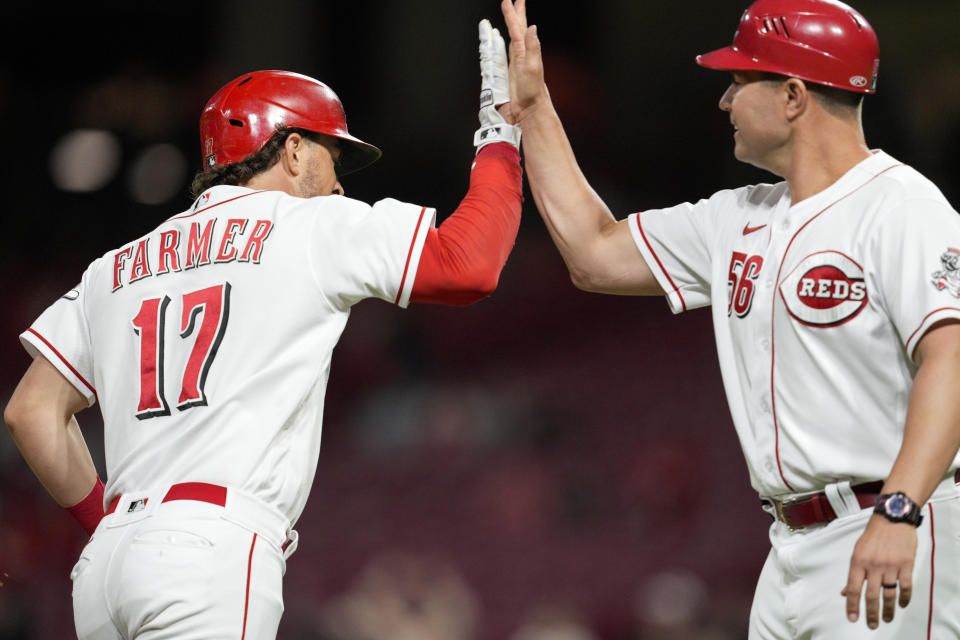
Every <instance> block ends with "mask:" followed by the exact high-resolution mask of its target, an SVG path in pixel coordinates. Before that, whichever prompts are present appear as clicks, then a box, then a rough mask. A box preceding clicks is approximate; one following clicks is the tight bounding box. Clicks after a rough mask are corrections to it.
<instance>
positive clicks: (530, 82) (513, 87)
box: [500, 0, 550, 122]
mask: <svg viewBox="0 0 960 640" xmlns="http://www.w3.org/2000/svg"><path fill="white" fill-rule="evenodd" d="M526 5H527V3H526V0H516V2H514V1H513V0H502V2H501V3H500V9H501V11H503V19H504V21H505V22H506V25H507V32H508V33H509V34H510V105H511V106H510V108H511V110H512V115H513V117H514V120H515V121H516V122H521V121H522V120H523V116H524V112H525V111H527V110H529V109H532V108H536V107H537V106H538V105H539V104H541V102H542V101H545V102H546V103H549V101H550V99H549V94H548V93H547V87H546V85H545V84H544V81H543V58H542V57H541V55H540V39H539V38H538V37H537V26H536V25H529V26H528V25H527V6H526Z"/></svg>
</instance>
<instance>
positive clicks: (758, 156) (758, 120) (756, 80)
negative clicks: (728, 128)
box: [720, 71, 791, 175]
mask: <svg viewBox="0 0 960 640" xmlns="http://www.w3.org/2000/svg"><path fill="white" fill-rule="evenodd" d="M782 85H783V83H782V82H781V81H779V80H769V79H766V77H765V76H764V75H763V74H761V73H759V72H754V71H735V72H734V73H733V82H732V83H731V84H730V87H729V88H728V89H727V90H726V92H725V93H724V94H723V97H722V98H720V108H721V109H722V110H723V111H726V112H728V113H729V114H730V122H731V124H732V125H733V130H734V134H733V141H734V148H733V153H734V155H735V156H736V158H737V160H740V161H741V162H748V163H750V164H752V165H755V166H757V167H760V168H761V169H766V170H768V171H773V172H774V173H777V174H778V175H783V174H782V173H780V172H779V171H778V169H780V168H781V167H782V166H783V160H784V157H783V156H784V153H785V150H786V145H787V143H788V142H789V140H790V134H791V127H790V122H789V120H788V119H787V118H786V117H785V113H784V100H783V91H782Z"/></svg>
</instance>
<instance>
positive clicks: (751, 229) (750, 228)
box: [743, 222, 767, 235]
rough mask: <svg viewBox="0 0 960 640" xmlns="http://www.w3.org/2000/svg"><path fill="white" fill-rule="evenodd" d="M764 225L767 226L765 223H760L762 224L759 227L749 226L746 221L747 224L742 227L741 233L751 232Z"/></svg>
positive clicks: (758, 229)
mask: <svg viewBox="0 0 960 640" xmlns="http://www.w3.org/2000/svg"><path fill="white" fill-rule="evenodd" d="M766 226H767V225H765V224H762V225H760V226H759V227H751V226H750V223H749V222H748V223H747V225H746V226H745V227H744V228H743V235H748V234H751V233H753V232H754V231H760V229H763V228H764V227H766Z"/></svg>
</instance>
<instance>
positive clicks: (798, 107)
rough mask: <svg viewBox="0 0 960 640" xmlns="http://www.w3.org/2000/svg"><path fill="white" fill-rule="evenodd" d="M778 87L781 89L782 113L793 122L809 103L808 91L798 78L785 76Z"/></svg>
mask: <svg viewBox="0 0 960 640" xmlns="http://www.w3.org/2000/svg"><path fill="white" fill-rule="evenodd" d="M780 89H781V91H783V94H782V97H783V105H784V115H786V117H787V120H788V121H790V122H793V121H794V120H796V119H797V118H799V117H800V116H802V115H803V114H804V113H805V112H806V110H807V107H808V106H809V104H810V91H809V90H808V89H807V85H806V84H805V83H804V81H803V80H801V79H799V78H787V79H786V80H785V81H784V82H783V85H782V86H781V88H780Z"/></svg>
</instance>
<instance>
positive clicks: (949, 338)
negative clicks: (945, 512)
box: [883, 324, 960, 504]
mask: <svg viewBox="0 0 960 640" xmlns="http://www.w3.org/2000/svg"><path fill="white" fill-rule="evenodd" d="M921 349H924V350H925V353H924V355H923V359H922V361H921V365H920V368H919V370H918V371H917V375H916V377H915V378H914V383H913V390H912V392H911V394H910V405H909V408H908V410H907V421H906V427H905V431H904V438H903V445H902V446H901V448H900V453H899V455H898V456H897V460H896V462H895V463H894V465H893V469H892V470H891V472H890V475H889V477H888V478H887V481H886V483H885V484H884V488H883V492H884V493H892V492H896V491H903V492H904V493H906V494H907V495H908V496H910V498H912V499H913V500H915V501H916V502H917V503H918V504H923V503H925V502H926V501H927V499H928V498H929V497H930V495H931V493H933V490H934V489H935V488H936V487H937V484H939V483H940V481H941V480H943V478H944V476H945V475H946V473H947V472H948V471H949V470H950V465H951V463H952V462H953V460H954V458H955V457H956V455H957V451H958V449H960V396H958V394H957V389H960V324H952V325H947V326H944V327H940V328H937V329H934V330H932V331H931V332H930V333H929V334H928V335H927V336H925V337H924V339H923V342H921V345H920V346H919V347H918V351H920V350H921Z"/></svg>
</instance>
